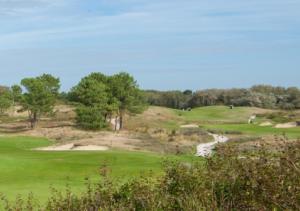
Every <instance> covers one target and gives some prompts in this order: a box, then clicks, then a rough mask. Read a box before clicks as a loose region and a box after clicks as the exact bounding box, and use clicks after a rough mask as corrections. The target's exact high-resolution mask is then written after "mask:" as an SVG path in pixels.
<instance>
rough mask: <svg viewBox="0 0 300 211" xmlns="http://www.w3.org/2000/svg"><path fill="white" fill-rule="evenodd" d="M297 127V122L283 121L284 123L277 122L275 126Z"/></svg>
mask: <svg viewBox="0 0 300 211" xmlns="http://www.w3.org/2000/svg"><path fill="white" fill-rule="evenodd" d="M293 127H297V123H296V122H288V123H283V124H277V125H276V126H275V128H293Z"/></svg>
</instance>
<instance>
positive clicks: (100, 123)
mask: <svg viewBox="0 0 300 211" xmlns="http://www.w3.org/2000/svg"><path fill="white" fill-rule="evenodd" d="M76 113H77V117H76V121H77V124H78V125H79V126H80V127H82V128H84V129H90V130H97V129H101V128H105V127H106V126H107V123H106V121H105V118H104V116H103V113H102V111H101V109H98V108H94V107H86V106H80V107H78V108H77V109H76Z"/></svg>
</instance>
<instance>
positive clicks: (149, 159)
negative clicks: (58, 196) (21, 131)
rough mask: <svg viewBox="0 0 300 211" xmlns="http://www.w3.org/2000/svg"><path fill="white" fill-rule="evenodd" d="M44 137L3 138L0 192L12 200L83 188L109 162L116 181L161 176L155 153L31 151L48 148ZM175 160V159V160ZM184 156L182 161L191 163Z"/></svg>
mask: <svg viewBox="0 0 300 211" xmlns="http://www.w3.org/2000/svg"><path fill="white" fill-rule="evenodd" d="M49 144H50V142H49V141H47V140H46V139H42V138H32V137H0V169H1V174H0V181H1V184H0V192H2V193H4V194H5V195H6V196H7V197H8V198H9V199H14V198H15V197H16V195H17V194H21V195H22V196H25V195H27V194H28V193H29V192H33V194H34V195H35V196H37V197H38V199H39V200H42V201H43V200H46V199H47V197H49V190H50V189H49V188H50V186H53V187H55V188H58V189H63V188H65V185H66V184H67V183H68V184H69V185H70V186H71V187H72V190H75V192H78V191H80V190H82V189H83V187H84V182H85V180H84V179H85V178H86V177H88V178H90V179H91V180H92V181H96V180H97V179H98V178H99V176H98V173H99V167H100V166H101V164H103V163H107V164H108V165H109V167H110V168H111V170H112V173H111V176H112V177H113V178H115V179H120V180H126V179H130V178H133V177H135V176H138V175H140V174H141V173H142V172H149V171H150V170H151V171H153V172H154V173H155V174H160V173H161V161H162V160H163V157H162V156H160V155H157V154H154V153H143V152H125V151H105V152H41V151H34V150H31V149H32V148H36V147H41V146H46V145H49ZM173 158H174V157H172V159H173ZM190 158H191V157H190V156H183V157H182V158H179V159H182V160H189V159H190Z"/></svg>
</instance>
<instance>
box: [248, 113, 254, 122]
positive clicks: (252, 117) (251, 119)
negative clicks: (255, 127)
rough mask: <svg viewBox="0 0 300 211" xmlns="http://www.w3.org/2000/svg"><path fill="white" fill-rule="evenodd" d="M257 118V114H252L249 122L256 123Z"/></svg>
mask: <svg viewBox="0 0 300 211" xmlns="http://www.w3.org/2000/svg"><path fill="white" fill-rule="evenodd" d="M255 119H256V115H255V114H254V115H252V116H250V118H249V120H248V124H253V123H254V120H255Z"/></svg>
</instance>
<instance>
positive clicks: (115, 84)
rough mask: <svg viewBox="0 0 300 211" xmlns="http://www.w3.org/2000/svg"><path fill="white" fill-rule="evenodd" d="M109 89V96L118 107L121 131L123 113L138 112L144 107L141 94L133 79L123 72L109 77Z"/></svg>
mask: <svg viewBox="0 0 300 211" xmlns="http://www.w3.org/2000/svg"><path fill="white" fill-rule="evenodd" d="M109 87H110V92H111V95H112V96H113V98H114V99H115V100H116V105H118V115H119V117H120V118H119V119H120V129H122V128H123V124H124V115H125V113H126V112H127V111H129V112H133V113H136V112H140V111H141V110H142V108H143V107H144V101H143V97H142V92H141V91H140V90H139V88H138V85H137V82H136V81H135V80H134V78H133V77H132V76H131V75H129V74H128V73H125V72H121V73H119V74H116V75H113V76H111V77H109Z"/></svg>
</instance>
